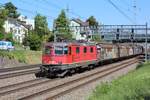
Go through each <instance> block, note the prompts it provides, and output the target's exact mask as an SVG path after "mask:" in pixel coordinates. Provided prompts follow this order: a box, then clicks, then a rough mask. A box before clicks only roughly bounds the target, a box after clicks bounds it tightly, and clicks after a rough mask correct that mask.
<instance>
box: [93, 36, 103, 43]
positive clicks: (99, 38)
mask: <svg viewBox="0 0 150 100" xmlns="http://www.w3.org/2000/svg"><path fill="white" fill-rule="evenodd" d="M92 41H95V42H101V41H102V40H101V37H100V35H93V36H92Z"/></svg>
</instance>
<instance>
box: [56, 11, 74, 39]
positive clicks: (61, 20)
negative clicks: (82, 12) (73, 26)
mask: <svg viewBox="0 0 150 100" xmlns="http://www.w3.org/2000/svg"><path fill="white" fill-rule="evenodd" d="M54 23H55V28H56V30H55V32H56V33H55V34H57V36H58V38H63V39H67V40H68V39H69V40H70V39H72V34H71V31H70V28H69V24H70V23H69V19H68V18H67V16H66V14H65V11H64V10H62V11H61V13H60V14H59V16H58V18H57V19H56V20H55V22H54Z"/></svg>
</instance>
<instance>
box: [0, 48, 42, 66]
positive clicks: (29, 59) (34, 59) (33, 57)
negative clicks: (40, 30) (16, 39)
mask: <svg viewBox="0 0 150 100" xmlns="http://www.w3.org/2000/svg"><path fill="white" fill-rule="evenodd" d="M41 55H42V52H41V51H30V50H28V51H27V50H15V51H11V52H9V51H0V56H3V57H8V58H9V59H16V60H18V61H19V62H22V63H27V64H40V63H41Z"/></svg>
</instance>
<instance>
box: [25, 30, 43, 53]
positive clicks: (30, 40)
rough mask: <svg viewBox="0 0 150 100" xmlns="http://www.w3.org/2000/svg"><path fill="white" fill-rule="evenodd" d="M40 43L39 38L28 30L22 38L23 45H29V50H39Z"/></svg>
mask: <svg viewBox="0 0 150 100" xmlns="http://www.w3.org/2000/svg"><path fill="white" fill-rule="evenodd" d="M41 44H42V41H41V38H40V37H39V36H38V35H37V34H35V33H34V32H30V33H29V34H28V35H26V37H25V38H24V40H23V45H24V46H29V47H30V49H31V50H40V49H41Z"/></svg>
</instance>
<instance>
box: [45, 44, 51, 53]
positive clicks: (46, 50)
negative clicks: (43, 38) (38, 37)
mask: <svg viewBox="0 0 150 100" xmlns="http://www.w3.org/2000/svg"><path fill="white" fill-rule="evenodd" d="M50 53H51V47H49V46H48V47H45V50H44V54H50Z"/></svg>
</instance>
